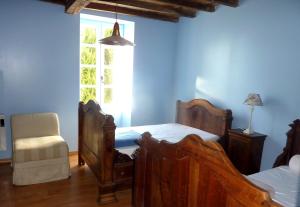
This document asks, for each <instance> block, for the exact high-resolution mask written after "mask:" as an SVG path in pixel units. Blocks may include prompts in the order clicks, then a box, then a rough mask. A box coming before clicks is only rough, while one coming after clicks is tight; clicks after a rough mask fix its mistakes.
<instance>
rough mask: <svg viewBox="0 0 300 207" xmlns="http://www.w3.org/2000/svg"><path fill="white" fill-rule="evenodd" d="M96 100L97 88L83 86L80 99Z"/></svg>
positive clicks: (84, 100)
mask: <svg viewBox="0 0 300 207" xmlns="http://www.w3.org/2000/svg"><path fill="white" fill-rule="evenodd" d="M91 99H92V100H96V88H81V89H80V101H83V102H85V103H86V102H88V101H89V100H91Z"/></svg>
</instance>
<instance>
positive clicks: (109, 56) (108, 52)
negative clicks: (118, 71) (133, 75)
mask: <svg viewBox="0 0 300 207" xmlns="http://www.w3.org/2000/svg"><path fill="white" fill-rule="evenodd" d="M113 59H114V50H113V49H112V48H105V50H104V65H111V64H112V62H113Z"/></svg>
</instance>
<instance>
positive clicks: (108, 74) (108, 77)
mask: <svg viewBox="0 0 300 207" xmlns="http://www.w3.org/2000/svg"><path fill="white" fill-rule="evenodd" d="M103 83H104V85H109V84H112V70H111V69H109V68H105V69H104V80H103Z"/></svg>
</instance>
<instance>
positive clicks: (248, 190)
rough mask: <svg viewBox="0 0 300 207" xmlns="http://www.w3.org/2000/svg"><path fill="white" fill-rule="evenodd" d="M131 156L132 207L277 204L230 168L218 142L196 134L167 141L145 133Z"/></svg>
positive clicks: (256, 205)
mask: <svg viewBox="0 0 300 207" xmlns="http://www.w3.org/2000/svg"><path fill="white" fill-rule="evenodd" d="M135 156H136V160H135V175H136V176H135V183H134V200H133V202H134V206H135V207H153V206H158V207H159V206H161V207H183V206H189V207H199V206H201V207H220V206H222V207H249V206H252V207H258V206H269V207H271V206H280V205H279V204H277V203H275V202H273V201H272V200H271V198H270V195H269V194H268V193H267V192H266V191H265V190H263V189H261V188H259V187H256V186H255V185H254V184H252V183H250V182H249V181H248V180H247V179H246V178H245V177H244V176H243V175H242V174H240V173H239V172H238V171H237V170H236V169H235V168H234V166H233V165H232V164H231V162H230V160H229V159H228V157H227V156H226V154H225V152H224V150H223V149H222V147H221V146H220V145H219V144H218V143H217V142H212V141H209V142H204V141H202V139H201V138H200V137H198V136H197V135H188V136H187V137H185V138H184V139H183V140H182V141H181V142H179V143H176V144H170V143H167V142H165V141H161V142H159V141H157V140H156V139H154V138H152V137H151V135H150V134H149V133H144V134H143V136H142V140H141V142H140V148H139V149H138V150H137V151H136V154H135Z"/></svg>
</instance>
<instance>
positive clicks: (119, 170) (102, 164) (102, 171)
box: [78, 101, 133, 204]
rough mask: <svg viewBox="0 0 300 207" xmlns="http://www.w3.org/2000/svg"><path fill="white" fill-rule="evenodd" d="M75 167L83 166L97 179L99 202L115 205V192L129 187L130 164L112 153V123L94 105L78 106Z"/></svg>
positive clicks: (112, 120) (130, 161)
mask: <svg viewBox="0 0 300 207" xmlns="http://www.w3.org/2000/svg"><path fill="white" fill-rule="evenodd" d="M78 112H79V113H78V115H79V129H78V130H79V132H78V135H79V137H78V164H79V165H84V164H85V163H86V164H87V165H88V166H89V167H90V169H91V170H92V171H93V173H94V174H95V176H96V178H97V184H98V189H99V197H98V201H99V203H101V204H104V203H109V202H114V201H116V196H115V191H116V190H118V189H120V188H126V187H127V188H129V187H131V183H132V166H133V161H132V160H131V159H130V158H129V157H128V156H127V155H124V154H121V153H119V152H118V151H117V150H115V148H114V147H115V129H116V126H115V124H114V119H113V117H112V116H111V115H107V114H105V113H103V112H102V111H101V108H100V106H99V105H98V104H96V103H95V102H94V101H89V102H88V103H87V104H84V103H83V102H80V103H79V111H78Z"/></svg>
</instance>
